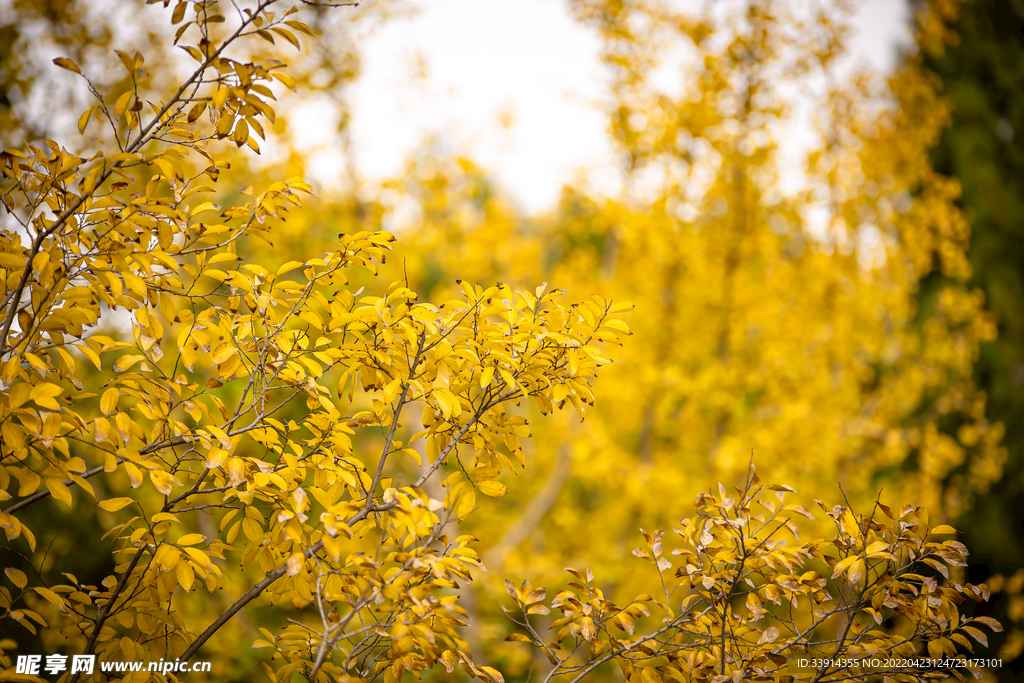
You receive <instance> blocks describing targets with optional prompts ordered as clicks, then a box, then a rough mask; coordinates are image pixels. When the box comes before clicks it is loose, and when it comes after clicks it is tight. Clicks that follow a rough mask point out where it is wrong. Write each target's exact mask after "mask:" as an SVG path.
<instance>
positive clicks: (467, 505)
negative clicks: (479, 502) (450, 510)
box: [458, 491, 476, 521]
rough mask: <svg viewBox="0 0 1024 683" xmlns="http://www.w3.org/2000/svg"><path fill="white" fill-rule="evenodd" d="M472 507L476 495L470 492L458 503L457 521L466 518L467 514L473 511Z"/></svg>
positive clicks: (474, 505) (474, 504)
mask: <svg viewBox="0 0 1024 683" xmlns="http://www.w3.org/2000/svg"><path fill="white" fill-rule="evenodd" d="M474 507H476V493H474V492H473V491H470V492H469V493H467V494H466V495H465V497H463V499H462V500H461V501H460V502H459V510H458V514H459V521H462V520H464V519H465V518H466V517H468V516H469V513H471V512H472V511H473V508H474Z"/></svg>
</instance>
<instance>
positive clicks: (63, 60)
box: [53, 57, 82, 75]
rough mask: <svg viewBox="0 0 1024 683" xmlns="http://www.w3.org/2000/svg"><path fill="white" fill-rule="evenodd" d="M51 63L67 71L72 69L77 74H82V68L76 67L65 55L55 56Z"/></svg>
mask: <svg viewBox="0 0 1024 683" xmlns="http://www.w3.org/2000/svg"><path fill="white" fill-rule="evenodd" d="M53 63H54V64H56V65H57V66H59V67H63V68H65V69H67V70H68V71H74V72H75V73H76V74H78V75H81V74H82V70H81V69H79V68H78V65H77V64H75V62H74V61H72V60H70V59H68V58H67V57H57V59H55V60H53Z"/></svg>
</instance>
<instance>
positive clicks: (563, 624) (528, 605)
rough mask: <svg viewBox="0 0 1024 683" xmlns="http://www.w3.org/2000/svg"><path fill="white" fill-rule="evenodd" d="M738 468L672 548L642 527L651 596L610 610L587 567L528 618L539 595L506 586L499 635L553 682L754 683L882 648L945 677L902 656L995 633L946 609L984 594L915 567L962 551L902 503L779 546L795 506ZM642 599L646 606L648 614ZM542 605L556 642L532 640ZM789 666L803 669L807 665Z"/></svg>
mask: <svg viewBox="0 0 1024 683" xmlns="http://www.w3.org/2000/svg"><path fill="white" fill-rule="evenodd" d="M750 474H751V476H748V478H747V484H746V485H745V487H743V488H738V489H737V490H736V493H735V494H728V495H727V492H726V490H725V487H724V486H721V485H720V486H719V494H720V495H719V496H714V495H709V494H702V495H701V496H700V497H698V499H697V501H696V505H695V507H696V516H694V517H690V518H686V519H683V520H681V521H680V522H679V524H678V526H676V527H675V528H674V529H673V533H674V534H675V537H676V540H675V541H674V542H673V541H671V540H669V538H666V534H665V532H663V531H656V532H654V533H646V532H643V536H644V540H645V542H646V547H641V548H637V549H635V550H634V551H633V555H635V556H637V557H639V558H641V559H642V560H645V561H646V562H649V563H651V564H653V565H655V567H656V570H655V572H653V573H654V577H652V578H653V581H652V583H651V585H652V587H653V588H654V592H655V593H656V594H658V595H661V596H663V599H658V598H652V596H651V595H648V594H641V595H638V596H637V597H636V598H634V599H633V601H632V602H630V603H628V604H626V605H625V606H622V607H620V606H619V605H617V604H616V603H615V602H613V601H612V600H611V599H609V598H608V597H607V596H606V595H605V594H604V593H603V592H602V590H601V588H599V582H598V581H597V580H595V577H594V575H593V574H592V573H591V572H589V571H588V572H587V574H586V576H584V575H583V574H582V573H581V572H578V571H576V570H573V569H570V570H568V571H569V572H570V573H571V574H572V575H573V577H574V578H575V579H576V581H574V582H571V583H570V584H569V587H568V588H567V589H566V590H563V591H560V592H558V593H557V594H556V595H555V597H554V598H553V599H552V600H551V601H550V610H549V609H547V608H546V607H545V608H544V609H543V610H539V609H537V608H538V607H544V606H543V605H537V604H535V603H537V602H538V601H543V600H544V599H545V597H546V593H545V591H543V590H541V591H532V592H531V587H530V585H529V583H528V582H524V583H523V584H522V586H521V587H519V588H517V587H516V586H515V585H514V584H513V583H512V582H511V581H506V582H505V585H506V590H507V591H508V593H509V595H510V596H511V597H512V599H513V601H514V603H515V609H513V610H506V611H505V613H506V615H507V616H508V618H510V619H511V620H512V621H513V622H515V624H516V626H517V629H518V630H519V631H525V632H526V634H525V635H524V634H522V633H516V634H513V636H510V637H509V639H508V640H510V641H513V642H526V643H533V644H534V645H535V647H538V648H540V649H541V650H542V651H543V652H544V654H546V655H547V656H548V659H549V660H550V661H551V664H552V666H553V667H554V671H553V675H559V674H562V673H572V674H574V675H588V674H590V673H591V672H595V673H596V670H597V669H598V667H599V666H600V665H601V664H603V663H604V662H607V661H609V660H610V659H611V658H613V657H614V658H616V659H617V661H618V662H619V664H620V666H621V668H622V670H623V672H624V673H625V674H626V675H627V676H629V677H630V680H634V677H635V675H636V674H635V673H634V672H641V674H640V675H641V677H643V676H644V675H645V674H643V673H642V672H644V671H648V672H651V673H650V674H646V675H647V676H648V677H649V678H651V679H652V680H655V679H654V676H658V678H657V680H661V674H665V675H666V677H667V678H669V677H670V678H672V679H674V680H680V681H689V680H694V681H696V680H700V681H705V680H706V681H721V682H723V683H724V682H725V681H732V680H741V679H743V678H744V677H745V676H746V674H748V673H749V672H751V671H754V672H757V675H758V676H763V677H764V678H765V680H774V679H776V678H778V679H779V680H790V679H791V678H793V676H796V675H803V674H808V675H810V676H811V677H812V678H813V677H815V676H816V677H817V678H819V679H820V678H822V677H823V676H826V675H827V676H829V677H835V678H837V679H838V678H845V677H859V676H864V675H870V674H872V673H882V672H884V671H885V670H886V669H887V665H886V664H884V663H882V662H881V661H880V656H881V655H882V654H885V653H889V654H891V655H892V656H896V655H897V654H898V655H899V656H901V657H903V658H904V659H905V661H904V662H903V663H901V664H900V665H899V666H898V667H896V669H895V670H892V671H889V673H897V674H898V675H899V676H900V678H901V679H902V680H907V681H923V680H930V679H932V678H935V677H939V678H944V677H946V676H947V675H948V673H946V672H937V669H936V668H934V667H932V666H930V665H929V664H928V662H926V661H921V662H914V661H913V658H914V655H915V653H918V652H921V651H922V650H924V651H927V652H928V653H929V656H931V657H933V658H945V657H957V656H961V655H964V654H970V653H973V652H974V650H973V648H972V646H971V644H970V642H969V641H968V638H970V639H971V640H973V641H974V642H977V643H979V644H981V645H982V646H986V645H987V643H988V636H987V635H986V633H985V632H984V631H982V630H981V629H980V628H979V626H985V627H987V628H989V629H990V630H994V631H1000V630H1001V627H1000V625H999V623H998V622H997V621H996V620H994V619H992V618H990V617H978V618H973V619H967V618H966V617H961V616H960V611H959V607H958V606H959V605H960V604H962V603H963V602H964V601H965V600H966V599H971V600H977V601H982V600H987V599H988V589H987V588H986V587H985V586H971V585H966V586H965V585H961V584H959V583H956V582H955V581H948V580H945V579H936V578H933V576H934V575H933V574H930V573H928V572H927V570H925V565H928V566H932V567H934V566H936V565H941V566H943V567H946V566H957V565H958V564H959V563H960V562H962V561H963V560H964V559H965V557H966V553H967V550H966V548H964V547H963V546H962V544H956V542H955V541H954V542H952V543H954V544H956V545H950V543H948V542H947V543H945V544H938V543H929V542H928V538H929V536H930V534H929V532H928V528H927V525H926V523H924V520H926V519H927V514H926V513H925V511H924V510H922V509H920V508H916V507H913V506H910V510H909V511H908V512H907V513H906V514H905V515H904V516H903V517H901V518H898V519H897V518H893V517H892V516H890V515H886V517H887V519H878V518H876V515H874V514H872V515H866V516H862V515H857V514H856V513H855V512H853V511H851V510H849V509H848V508H846V507H844V506H842V505H837V506H834V507H833V508H831V511H830V514H829V516H830V517H831V518H832V521H833V522H834V524H835V531H836V536H835V537H834V538H833V539H832V540H829V539H827V538H816V539H813V540H809V541H804V542H803V543H800V544H799V545H793V544H789V543H788V542H786V541H785V540H783V539H780V538H778V531H779V529H781V528H783V527H784V526H785V525H786V524H787V523H788V522H792V521H794V519H795V517H793V513H796V514H800V512H799V511H797V510H788V509H786V508H791V507H799V506H793V505H789V506H785V507H784V508H783V507H781V506H779V507H777V506H775V505H774V504H771V503H769V502H768V501H766V500H765V499H766V498H767V497H769V494H768V492H769V491H772V492H778V493H773V494H772V497H774V495H780V496H784V495H785V493H787V492H791V491H792V489H791V488H790V487H788V486H776V485H767V486H766V485H763V484H761V483H760V481H759V480H758V479H757V477H756V476H753V472H752V471H751V473H750ZM880 507H884V506H881V505H879V506H877V507H876V508H875V509H876V510H878V509H879V508H880ZM765 509H767V510H768V511H769V512H768V513H765V512H764V510H765ZM848 519H855V520H859V521H858V522H856V525H857V527H856V528H857V529H859V533H857V534H854V533H852V530H851V529H850V528H845V529H844V528H843V527H844V524H845V525H846V526H847V527H849V526H850V524H849V523H848V522H845V520H848ZM943 530H946V531H949V532H952V529H943ZM851 540H852V541H853V542H852V543H851ZM667 543H673V544H674V545H676V546H677V547H676V548H675V549H674V550H672V555H674V556H677V557H679V558H680V562H681V565H682V566H680V567H679V569H678V570H677V571H676V572H675V576H674V579H675V580H674V581H673V577H671V576H667V575H665V574H664V573H663V571H664V568H663V567H662V566H661V565H660V559H664V558H661V557H660V556H661V555H662V553H663V552H664V551H665V544H667ZM922 572H924V573H922ZM651 573H652V572H648V575H650V574H651ZM829 575H831V577H832V579H834V580H833V581H829V580H828V579H827V578H826V577H828V576H829ZM943 576H944V577H945V578H948V575H946V574H944V575H943ZM646 602H653V604H654V605H655V606H656V608H657V612H656V613H654V617H652V611H651V610H650V609H648V608H647V607H646V606H645V604H644V603H646ZM620 604H621V603H620ZM741 604H742V606H743V609H740V608H739V606H740V605H741ZM551 611H554V612H558V613H560V617H559V618H557V619H555V620H554V621H553V622H551V627H552V628H554V629H557V636H556V637H555V641H554V642H552V643H547V644H545V643H543V641H542V639H541V635H540V634H541V630H540V629H541V624H542V623H543V622H541V621H539V620H537V619H535V618H532V615H546V614H548V613H549V612H551ZM648 618H649V619H648ZM876 627H880V628H876ZM623 633H624V634H625V635H623ZM566 652H582V653H583V654H582V656H579V657H576V658H572V659H571V660H570V658H569V657H567V656H565V655H562V654H560V653H566ZM876 657H878V658H879V659H876ZM801 662H812V663H813V664H812V666H816V667H817V669H816V670H810V671H808V670H806V664H805V663H801ZM657 672H660V674H658V673H657ZM641 680H644V679H643V678H641Z"/></svg>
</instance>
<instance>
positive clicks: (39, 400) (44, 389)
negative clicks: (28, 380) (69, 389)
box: [32, 382, 64, 410]
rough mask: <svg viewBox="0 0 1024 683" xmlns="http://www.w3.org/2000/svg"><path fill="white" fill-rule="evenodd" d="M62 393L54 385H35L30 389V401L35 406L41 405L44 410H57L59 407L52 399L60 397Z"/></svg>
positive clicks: (62, 391) (60, 389)
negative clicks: (34, 403) (33, 402)
mask: <svg viewBox="0 0 1024 683" xmlns="http://www.w3.org/2000/svg"><path fill="white" fill-rule="evenodd" d="M62 393H64V390H63V389H62V388H61V387H59V386H57V385H56V384H50V383H48V382H47V383H44V384H37V385H35V386H34V387H32V400H33V401H35V402H36V404H37V405H41V406H42V407H44V408H48V409H50V410H59V409H60V406H59V405H57V402H56V401H55V400H53V399H54V398H56V397H57V396H60V395H61V394H62Z"/></svg>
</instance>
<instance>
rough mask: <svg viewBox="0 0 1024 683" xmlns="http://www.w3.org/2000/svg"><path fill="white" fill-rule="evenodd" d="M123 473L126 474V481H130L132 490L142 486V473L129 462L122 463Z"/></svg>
mask: <svg viewBox="0 0 1024 683" xmlns="http://www.w3.org/2000/svg"><path fill="white" fill-rule="evenodd" d="M124 471H125V472H126V473H127V474H128V479H129V480H130V481H131V484H132V488H133V489H137V488H139V486H141V485H142V472H140V471H139V468H138V467H136V466H135V465H133V464H132V463H130V462H126V463H124Z"/></svg>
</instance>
